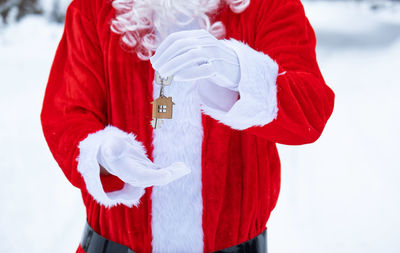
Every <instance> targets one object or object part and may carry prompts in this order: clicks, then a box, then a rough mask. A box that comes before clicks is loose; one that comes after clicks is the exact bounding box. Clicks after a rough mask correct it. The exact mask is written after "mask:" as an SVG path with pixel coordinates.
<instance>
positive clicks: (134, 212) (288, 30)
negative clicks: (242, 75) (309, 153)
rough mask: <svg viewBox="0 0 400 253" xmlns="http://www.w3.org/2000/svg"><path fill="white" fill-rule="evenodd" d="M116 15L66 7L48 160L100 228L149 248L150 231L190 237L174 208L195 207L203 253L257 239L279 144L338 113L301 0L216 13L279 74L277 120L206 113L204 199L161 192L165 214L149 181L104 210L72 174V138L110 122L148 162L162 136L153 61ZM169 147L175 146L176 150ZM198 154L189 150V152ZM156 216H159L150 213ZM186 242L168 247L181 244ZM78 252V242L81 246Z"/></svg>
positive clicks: (303, 136)
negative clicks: (242, 125) (247, 120)
mask: <svg viewBox="0 0 400 253" xmlns="http://www.w3.org/2000/svg"><path fill="white" fill-rule="evenodd" d="M114 15H115V13H114V10H113V8H112V7H111V3H110V1H104V0H93V1H85V0H74V1H73V2H72V3H71V5H70V6H69V8H68V11H67V16H66V23H65V31H64V34H63V37H62V39H61V42H60V44H59V47H58V49H57V52H56V56H55V59H54V62H53V66H52V69H51V73H50V77H49V81H48V84H47V89H46V93H45V98H44V102H43V109H42V114H41V120H42V126H43V132H44V135H45V137H46V140H47V142H48V145H49V147H50V150H51V152H52V154H53V156H54V158H55V159H56V161H57V162H58V164H59V166H60V167H61V169H62V170H63V172H64V174H65V175H66V177H67V178H68V180H69V181H70V182H71V183H72V184H73V185H74V186H76V187H78V188H79V189H80V190H81V191H82V198H83V201H84V204H85V206H86V210H87V219H88V222H89V224H90V225H91V226H92V227H93V228H94V230H95V231H97V232H98V233H100V234H102V235H103V236H105V237H107V238H109V239H111V240H113V241H115V242H118V243H121V244H124V245H127V246H129V247H130V248H131V249H133V250H134V251H135V252H145V253H149V252H152V251H153V250H154V247H160V245H162V242H159V241H157V242H155V239H154V238H155V236H154V235H155V232H154V231H152V230H153V229H154V228H157V229H158V230H159V229H166V230H164V231H157V233H164V234H168V233H170V234H174V233H175V232H174V231H176V230H183V231H186V232H187V234H190V229H191V226H192V224H191V223H185V222H186V221H188V222H192V221H193V220H190V219H186V218H185V217H182V219H179V220H174V219H173V218H171V219H168V217H169V216H168V215H169V214H171V215H173V213H172V212H173V211H176V212H177V213H179V212H183V213H184V214H186V213H190V212H193V213H195V212H197V213H198V214H200V216H197V217H200V219H201V220H196V221H193V222H194V223H193V226H196V224H197V225H198V224H200V226H201V231H202V233H203V234H202V235H201V236H202V238H200V240H201V241H202V245H201V247H203V251H204V252H211V251H215V250H218V249H222V248H226V247H230V246H232V245H235V244H238V243H241V242H243V241H246V240H249V239H250V238H252V237H254V236H256V235H258V234H259V233H260V232H262V231H263V230H264V229H265V226H266V224H267V221H268V218H269V216H270V213H271V211H272V210H273V208H274V207H275V204H276V202H277V198H278V194H279V188H280V161H279V156H278V152H277V149H276V143H282V144H289V145H300V144H306V143H311V142H314V141H316V140H317V139H318V138H319V136H320V135H321V133H322V131H323V129H324V127H325V124H326V122H327V120H328V118H329V117H330V115H331V113H332V110H333V104H334V93H333V92H332V90H331V89H330V88H329V87H328V86H327V85H326V84H325V82H324V79H323V77H322V76H321V73H320V70H319V67H318V64H317V61H316V55H315V46H316V40H315V34H314V31H313V29H312V27H311V26H310V24H309V22H308V20H307V18H306V17H305V14H304V10H303V7H302V5H301V3H300V1H299V0H268V1H266V0H251V3H250V6H249V7H248V9H246V10H245V11H244V12H243V13H241V14H235V13H233V12H232V11H231V10H230V9H229V8H227V7H224V8H222V9H221V11H220V12H218V13H217V14H216V15H215V16H214V19H215V20H220V21H222V22H223V23H224V24H225V26H226V31H227V36H226V38H235V39H237V40H239V41H242V42H245V43H246V44H248V45H249V46H250V47H252V48H253V49H255V50H257V51H259V52H263V53H265V54H266V55H268V56H269V57H271V58H272V59H273V60H275V61H276V63H277V64H278V66H279V73H282V75H279V76H277V79H276V87H277V93H276V98H277V107H278V113H277V115H276V118H275V119H274V120H273V121H272V122H270V123H268V124H266V125H264V126H253V127H250V128H247V129H244V130H237V129H232V128H231V127H230V126H227V125H225V124H223V123H221V122H219V121H217V120H216V119H214V118H212V117H210V116H208V115H206V114H204V113H203V114H201V118H200V121H199V122H201V127H202V128H201V129H202V133H203V134H202V135H201V140H202V141H201V144H199V145H197V146H196V147H197V148H198V149H199V152H198V156H199V165H200V168H201V169H200V171H198V173H199V174H198V175H200V176H201V178H200V179H199V180H201V181H199V182H200V184H201V185H200V186H201V188H199V189H200V191H201V192H200V194H201V196H200V197H201V199H197V201H200V206H199V205H196V206H190V203H189V204H188V203H184V202H182V204H181V205H178V206H177V205H176V202H173V201H176V200H177V199H172V198H173V197H174V196H171V195H173V194H171V195H165V196H164V197H165V198H171V203H175V204H174V205H172V206H168V207H166V208H167V209H168V208H169V210H167V209H165V210H164V209H162V210H161V209H160V208H157V209H155V208H154V206H152V205H153V201H156V199H158V198H159V197H160V196H161V195H158V196H153V198H152V191H153V187H148V188H146V192H145V194H144V195H143V197H142V198H141V200H140V204H139V205H138V206H133V207H128V206H126V205H117V206H113V207H111V208H107V207H106V206H104V205H102V204H101V203H99V202H98V201H96V200H95V199H94V198H93V196H92V195H91V194H89V193H88V191H87V188H86V184H85V180H84V178H83V177H82V175H81V173H80V172H79V171H78V170H77V166H78V159H79V154H80V150H79V148H78V145H79V143H80V142H81V141H82V140H84V139H85V138H87V136H88V135H89V134H92V133H96V132H98V131H101V130H102V129H104V128H105V127H106V126H107V125H112V126H114V127H116V128H119V129H121V130H123V131H124V132H127V133H134V134H135V135H136V139H137V140H138V141H140V142H142V143H143V145H144V147H145V149H146V151H147V154H148V156H149V158H150V159H151V160H153V159H154V157H153V150H154V145H157V144H156V143H153V138H154V135H153V129H152V127H151V126H150V124H149V122H150V121H151V117H152V116H151V112H152V111H151V110H152V107H151V101H152V100H153V78H154V70H153V69H152V66H151V64H150V62H149V61H141V60H139V59H138V58H137V57H136V55H135V54H134V53H132V52H129V50H127V49H126V48H124V47H123V46H121V43H120V36H119V35H117V34H115V33H113V32H112V31H111V30H110V20H111V19H112V18H113V17H114ZM199 115H200V114H199ZM174 134H175V133H174ZM176 134H184V133H182V132H179V133H176ZM182 145H185V144H182ZM193 145H196V143H193ZM196 147H195V148H196ZM170 148H171V147H170ZM172 148H175V149H176V150H177V152H180V151H179V150H180V149H179V147H177V146H175V147H172ZM182 152H185V151H182ZM193 152H194V153H193V154H191V155H196V151H193ZM101 179H102V183H103V187H104V189H105V190H106V191H108V192H111V191H115V190H119V189H121V188H122V187H123V182H122V181H120V180H119V179H118V178H116V177H114V176H103V175H102V176H101ZM183 186H184V187H188V188H182V189H181V191H183V192H180V194H182V195H183V197H184V196H186V195H187V196H191V195H190V194H194V193H193V192H192V191H191V190H192V189H191V188H189V186H188V185H186V186H185V185H183ZM160 189H161V188H160ZM160 189H159V190H160ZM171 189H172V188H171ZM161 190H162V189H161ZM166 192H168V191H166ZM186 193H187V194H186ZM193 196H195V195H193ZM167 200H168V199H167ZM189 200H190V199H189ZM193 201H196V200H193ZM168 202H169V200H168ZM158 207H159V206H158ZM174 208H176V209H174ZM164 211H165V213H162V212H164ZM168 212H170V213H168ZM160 214H161V215H160ZM163 215H164V216H163ZM154 217H157V219H158V220H157V221H154V220H152V219H153V218H154ZM163 217H165V218H166V219H168V221H167V225H168V226H167V227H164V228H162V227H160V226H157V224H155V222H162V218H163ZM193 217H195V216H193ZM154 219H155V218H154ZM153 222H154V223H153ZM176 233H180V232H176ZM172 237H173V235H172ZM153 239H154V241H153ZM184 241H185V240H184V239H182V241H176V242H174V241H170V244H171V245H172V244H179V243H182V244H185V242H184ZM160 243H161V244H160ZM155 245H156V246H155ZM178 246H179V245H178ZM178 246H176V247H178ZM182 249H184V248H182ZM154 251H158V248H157V250H154ZM183 251H185V250H183ZM77 252H83V250H82V249H81V248H79V249H78V251H77ZM185 252H189V251H185Z"/></svg>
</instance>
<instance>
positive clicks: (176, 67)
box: [150, 30, 240, 91]
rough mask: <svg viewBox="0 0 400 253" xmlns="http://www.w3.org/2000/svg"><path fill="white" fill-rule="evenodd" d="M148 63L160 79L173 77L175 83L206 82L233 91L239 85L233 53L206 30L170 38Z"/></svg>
mask: <svg viewBox="0 0 400 253" xmlns="http://www.w3.org/2000/svg"><path fill="white" fill-rule="evenodd" d="M150 61H151V64H152V65H153V68H154V69H155V70H157V71H158V72H159V73H160V75H161V76H163V77H168V76H174V80H175V81H194V80H199V79H204V78H207V79H209V80H211V81H212V82H213V83H214V84H217V85H219V86H221V87H225V88H228V89H231V90H235V91H236V90H237V86H238V83H239V81H240V66H239V60H238V57H237V54H236V52H235V51H234V50H233V49H232V48H231V47H229V46H227V44H226V42H225V41H224V40H218V39H216V38H215V37H214V36H212V35H211V34H210V33H209V32H207V31H206V30H188V31H181V32H175V33H172V34H170V35H169V36H168V37H166V38H165V40H164V41H163V42H162V43H161V44H160V46H159V47H158V48H157V50H156V52H155V54H154V56H152V57H151V58H150Z"/></svg>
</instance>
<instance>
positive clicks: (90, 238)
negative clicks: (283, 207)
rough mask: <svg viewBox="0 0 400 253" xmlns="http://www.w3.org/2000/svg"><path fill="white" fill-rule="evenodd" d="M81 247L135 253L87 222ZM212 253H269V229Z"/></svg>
mask: <svg viewBox="0 0 400 253" xmlns="http://www.w3.org/2000/svg"><path fill="white" fill-rule="evenodd" d="M81 247H82V249H83V250H84V251H85V252H86V253H135V251H133V250H131V249H129V248H128V247H127V246H125V245H122V244H119V243H116V242H113V241H110V240H108V239H106V238H104V237H102V236H101V235H99V234H98V233H96V232H95V231H94V230H93V229H92V228H91V227H90V226H89V224H88V223H87V222H86V225H85V229H84V232H83V236H82V240H81ZM212 253H267V229H265V230H264V231H263V232H262V233H261V234H259V235H257V236H256V237H254V238H252V239H250V240H248V241H245V242H242V243H240V244H237V245H235V246H232V247H229V248H225V249H222V250H218V251H214V252H212Z"/></svg>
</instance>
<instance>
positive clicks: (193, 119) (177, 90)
mask: <svg viewBox="0 0 400 253" xmlns="http://www.w3.org/2000/svg"><path fill="white" fill-rule="evenodd" d="M153 85H154V94H153V95H154V98H156V97H158V96H159V94H160V86H159V85H156V84H153ZM165 95H166V96H171V97H172V98H173V101H174V103H175V105H174V107H173V117H172V119H165V120H163V124H162V126H161V128H159V129H155V130H154V131H153V137H154V138H153V146H154V151H153V156H154V163H155V164H156V165H157V166H159V167H165V166H168V165H169V164H172V163H174V162H184V163H185V164H187V165H188V167H190V168H191V171H192V172H191V173H190V174H188V175H186V176H184V177H182V178H180V179H178V180H175V181H173V182H171V183H169V184H167V185H165V186H153V191H152V232H153V240H152V246H153V253H163V252H187V253H202V252H203V248H204V242H203V227H202V222H203V221H202V218H203V200H202V199H203V198H202V182H201V178H202V176H201V175H202V174H201V151H202V149H201V147H202V140H203V128H202V122H201V110H200V101H199V98H198V96H197V94H196V86H195V82H175V81H173V82H172V83H171V85H168V86H166V87H165Z"/></svg>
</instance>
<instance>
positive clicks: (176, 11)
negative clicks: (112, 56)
mask: <svg viewBox="0 0 400 253" xmlns="http://www.w3.org/2000/svg"><path fill="white" fill-rule="evenodd" d="M224 2H226V3H227V4H229V6H230V8H231V9H232V11H234V12H236V13H238V12H241V11H243V10H244V9H245V8H246V7H247V6H248V5H249V2H250V0H113V3H112V6H113V7H114V9H115V10H116V17H115V19H114V20H113V21H112V24H111V30H112V31H113V32H115V33H118V34H121V39H122V41H123V43H125V44H126V45H127V46H129V47H133V48H135V50H136V53H137V55H138V57H139V58H140V59H142V60H148V59H149V58H150V56H151V55H152V54H153V52H154V51H155V49H156V48H157V46H158V45H159V44H160V43H161V41H162V40H163V39H164V38H165V37H166V36H168V35H169V34H170V33H172V32H174V31H177V30H185V28H186V27H187V26H188V25H189V26H193V24H195V26H199V27H200V28H202V29H205V30H208V31H209V32H210V33H211V34H213V35H214V36H215V37H217V38H222V37H223V36H224V33H225V28H224V26H223V24H222V23H221V22H215V23H213V24H211V21H210V18H209V16H208V15H209V14H210V13H212V12H214V11H215V10H216V9H217V8H218V7H219V5H220V4H223V3H224Z"/></svg>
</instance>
